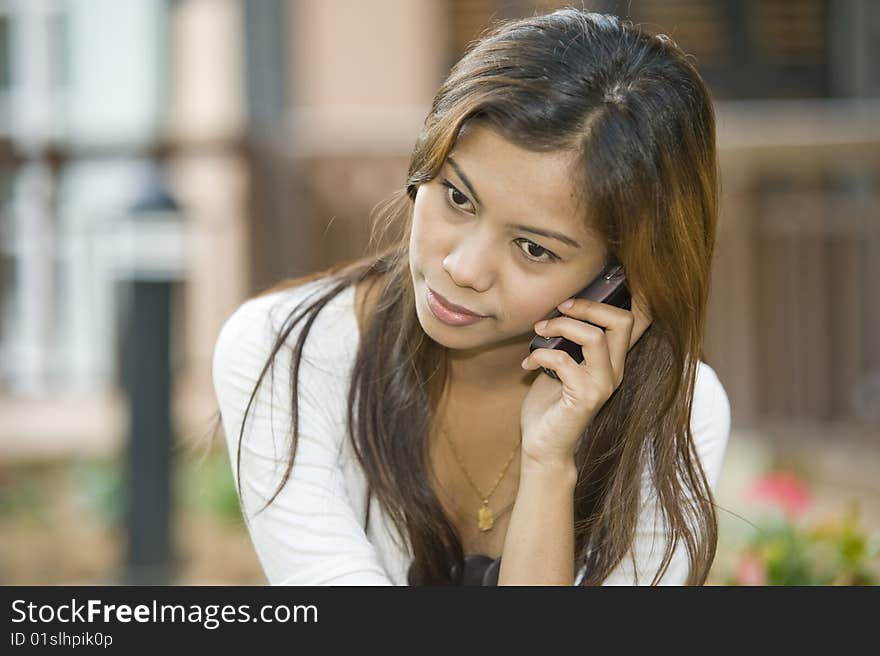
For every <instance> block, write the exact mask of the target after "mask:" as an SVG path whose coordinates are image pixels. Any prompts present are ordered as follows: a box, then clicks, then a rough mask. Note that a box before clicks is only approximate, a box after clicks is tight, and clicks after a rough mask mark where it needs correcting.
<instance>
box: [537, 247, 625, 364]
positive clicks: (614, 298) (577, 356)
mask: <svg viewBox="0 0 880 656" xmlns="http://www.w3.org/2000/svg"><path fill="white" fill-rule="evenodd" d="M575 297H577V298H587V299H590V300H591V301H596V302H598V303H608V304H609V305H614V306H615V307H619V308H623V309H624V310H630V309H632V296H631V295H630V291H629V287H627V285H626V273H625V272H624V270H623V265H622V264H620V263H618V262H613V261H612V262H609V263H608V264H606V265H605V268H603V269H602V272H601V273H600V274H599V275H597V276H596V277H595V278H594V279H593V280H592V282H590V284H588V285H587V286H586V287H584V288H583V289H582V290H581V291H579V292H578V293H577V294H575ZM561 315H562V312H560V311H559V310H558V309H554V310H553V314H551V315H550V316H549V317H548V319H552V318H554V317H558V316H561ZM603 330H604V328H603ZM539 348H552V349H560V350H562V351H565V352H566V353H568V354H569V355H570V356H571V357H572V358H573V359H574V361H575V362H577V363H578V364H580V363H581V362H583V361H584V354H583V351H582V350H581V345H580V344H575V343H574V342H572V341H570V340H567V339H565V338H564V337H543V336H542V335H537V334H536V335H535V336H534V337H532V341H531V342H529V353H531V352H532V351H534V350H535V349H539ZM541 370H542V371H543V372H544V373H545V374H547V375H548V376H550V377H551V378H556V379H557V380H558V379H559V376H557V375H556V372H555V371H553V370H552V369H548V368H546V367H541Z"/></svg>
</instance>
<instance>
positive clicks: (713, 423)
mask: <svg viewBox="0 0 880 656" xmlns="http://www.w3.org/2000/svg"><path fill="white" fill-rule="evenodd" d="M730 421H731V420H730V400H729V399H728V396H727V391H726V390H725V389H724V385H723V384H722V382H721V379H720V378H719V377H718V374H717V373H716V372H715V370H714V369H713V368H712V367H710V366H709V365H708V364H706V363H705V362H703V361H702V360H700V361H699V362H698V363H697V377H696V382H695V384H694V398H693V407H692V410H691V433H692V434H693V437H694V444H695V446H696V448H697V452H698V454H699V456H700V460H701V461H702V463H703V467H704V468H705V469H706V474H707V475H708V476H709V479H710V481H711V483H712V485H713V486H714V484H715V482H716V481H717V478H718V475H719V474H720V469H721V463H722V460H723V458H724V452H725V450H726V447H727V440H728V437H729V435H730Z"/></svg>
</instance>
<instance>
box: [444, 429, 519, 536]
mask: <svg viewBox="0 0 880 656" xmlns="http://www.w3.org/2000/svg"><path fill="white" fill-rule="evenodd" d="M440 431H441V432H442V433H443V437H445V438H446V442H447V443H448V444H449V448H450V449H451V450H452V454H453V455H454V456H455V459H456V460H457V461H458V466H459V467H461V471H462V472H464V475H465V477H466V478H467V480H468V483H470V484H471V487H472V488H474V491H475V492H476V493H477V494H478V495H479V497H480V500H481V501H482V505H480V509H479V510H478V511H477V528H479V529H480V530H481V531H484V532H485V531H488V530H490V529H491V528H492V526H493V525H494V524H495V517H494V516H493V515H492V510H491V509H490V508H489V497H491V496H492V494H493V493H494V492H495V488H497V487H498V484H499V483H500V482H501V479H502V478H504V474H506V473H507V469H508V468H509V467H510V463H511V462H513V456H515V455H516V451H517V449H519V447H520V443H519V442H518V443H517V445H516V446H515V447H513V451H511V452H510V457H509V458H508V459H507V463H506V464H505V465H504V469H502V470H501V473H500V474H498V478H496V479H495V484H494V485H492V489H491V490H489V492H488V494H483V493H482V492H481V491H480V488H478V487H477V484H476V483H474V479H472V478H471V475H470V474H468V471H467V469H466V468H465V466H464V462H463V461H462V459H461V456H460V455H458V451H456V449H455V445H454V444H453V443H452V440H450V439H449V435H448V434H447V432H446V430H444V429H442V428H441V429H440ZM505 510H506V509H505Z"/></svg>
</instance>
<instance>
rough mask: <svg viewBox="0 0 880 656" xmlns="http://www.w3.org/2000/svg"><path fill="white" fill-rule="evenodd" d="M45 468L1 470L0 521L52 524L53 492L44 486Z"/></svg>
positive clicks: (31, 466)
mask: <svg viewBox="0 0 880 656" xmlns="http://www.w3.org/2000/svg"><path fill="white" fill-rule="evenodd" d="M45 470H46V466H45V465H43V464H15V465H7V466H5V467H3V468H2V469H0V517H2V518H3V519H18V518H26V519H28V520H30V521H33V522H35V523H45V522H47V521H49V517H48V514H49V508H50V505H51V499H50V492H49V491H48V490H47V489H46V487H45V486H44V485H43V483H42V479H43V478H45V475H44V473H43V472H45Z"/></svg>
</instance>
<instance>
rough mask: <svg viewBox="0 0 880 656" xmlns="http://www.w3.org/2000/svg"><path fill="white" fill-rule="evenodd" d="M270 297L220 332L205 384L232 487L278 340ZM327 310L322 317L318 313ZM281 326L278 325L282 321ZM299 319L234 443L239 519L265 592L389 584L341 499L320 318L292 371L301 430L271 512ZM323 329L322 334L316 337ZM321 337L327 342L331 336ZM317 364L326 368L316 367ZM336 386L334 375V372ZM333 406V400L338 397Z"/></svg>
mask: <svg viewBox="0 0 880 656" xmlns="http://www.w3.org/2000/svg"><path fill="white" fill-rule="evenodd" d="M273 297H276V295H275V294H269V295H266V296H262V297H257V298H254V299H251V300H249V301H246V302H245V303H244V304H243V305H242V306H241V307H239V308H238V309H237V310H236V311H235V312H234V313H233V314H232V316H231V317H229V318H228V319H227V320H226V322H225V323H224V325H223V327H222V329H221V331H220V333H219V335H218V338H217V341H216V344H215V346H214V353H213V361H212V377H213V383H214V391H215V393H216V396H217V401H218V404H219V408H220V412H221V418H222V423H223V429H224V432H225V433H226V443H227V447H228V451H229V457H230V462H231V464H232V473H233V480H234V481H235V483H236V489H237V485H238V479H239V473H238V472H237V471H236V459H237V451H238V446H239V434H240V429H241V422H242V417H243V416H244V412H245V408H246V407H247V404H248V400H249V398H250V394H251V392H252V391H253V389H254V386H255V385H256V381H257V378H258V376H259V374H260V371H261V370H262V367H263V365H264V363H265V362H266V359H267V358H268V355H269V353H270V352H271V347H272V344H273V343H274V338H275V335H276V333H277V331H276V326H275V325H274V324H275V323H276V322H275V321H273V319H272V312H274V310H271V301H272V298H273ZM329 309H330V307H329V306H328V307H325V308H323V309H322V314H323V313H324V312H326V311H327V310H329ZM279 323H280V322H279ZM304 323H305V320H301V321H300V322H299V323H298V324H297V326H296V328H295V329H294V330H293V331H292V332H291V334H290V335H289V336H288V339H287V340H286V342H285V345H284V346H283V347H282V348H281V349H280V350H279V352H278V354H277V355H276V361H275V370H274V381H273V375H272V371H271V369H270V370H267V372H266V376H265V377H264V379H263V382H262V384H261V386H260V389H259V391H258V393H257V395H256V396H255V397H254V401H253V404H252V405H251V408H250V410H249V411H248V416H247V425H246V426H245V431H244V436H243V438H242V444H241V472H240V476H241V497H240V498H239V501H240V503H241V506H242V512H243V513H244V514H245V515H246V517H247V519H248V520H249V522H248V529H249V531H250V537H251V541H252V542H253V545H254V549H255V551H256V553H257V556H258V558H259V560H260V563H261V565H262V567H263V570H264V572H265V573H266V577H267V579H268V582H269V583H270V584H271V585H393V583H392V581H391V580H390V578H389V577H388V575H387V573H386V572H385V570H384V569H383V567H382V565H381V563H380V560H379V557H378V554H377V553H376V550H375V548H374V546H373V545H372V543H371V542H370V541H369V540H368V538H367V536H366V535H365V533H364V530H363V527H362V525H361V523H360V518H359V517H357V516H356V513H355V511H354V508H353V506H352V504H351V502H350V499H349V497H348V493H347V490H346V486H345V481H344V479H343V474H342V469H341V466H340V463H339V454H340V453H341V447H342V440H343V439H345V436H344V435H343V434H342V431H340V430H339V427H338V422H334V421H333V420H332V419H331V418H330V417H329V416H328V414H329V413H328V412H327V407H328V406H327V404H328V403H331V402H333V401H332V399H333V398H334V397H332V396H330V395H331V394H335V393H336V391H337V387H334V383H333V382H332V381H333V380H334V378H333V375H334V367H333V363H332V362H330V360H332V358H327V357H322V355H321V348H320V347H318V348H316V347H314V346H312V347H310V344H314V343H315V341H314V340H319V339H321V338H323V339H325V340H326V339H330V338H332V322H328V321H326V320H325V321H324V322H323V323H322V316H321V315H320V314H319V315H318V319H317V320H316V321H315V323H314V325H313V326H312V328H311V330H310V332H309V336H308V338H307V340H306V346H305V348H304V350H303V352H304V354H305V355H306V356H307V358H304V359H303V361H302V364H301V368H300V372H299V385H300V387H299V393H298V407H299V431H298V433H297V448H296V457H295V460H294V465H293V469H292V470H291V472H290V477H289V479H288V480H287V482H286V483H285V485H284V487H283V488H282V490H281V491H280V492H279V493H278V495H277V496H276V497H275V499H274V500H273V501H272V503H271V504H269V506H268V507H267V508H265V510H262V512H260V513H258V514H256V515H254V513H255V512H256V511H257V510H259V509H260V508H262V507H263V505H265V503H266V501H268V500H269V498H271V496H272V494H274V492H275V490H276V488H277V487H278V485H279V484H280V482H281V480H282V478H283V476H284V471H285V469H286V466H287V462H288V460H289V458H290V443H291V438H290V434H289V433H290V423H291V393H292V391H291V387H290V371H289V366H290V361H291V354H292V347H293V345H294V344H295V343H296V339H297V337H298V335H299V334H300V331H301V329H302V326H303V324H304ZM322 327H323V328H324V330H323V331H322ZM328 332H329V333H330V334H329V335H328ZM321 365H323V366H321ZM335 369H336V372H335V373H336V374H337V377H338V369H339V367H338V366H337V367H336V368H335ZM337 398H338V397H337Z"/></svg>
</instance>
